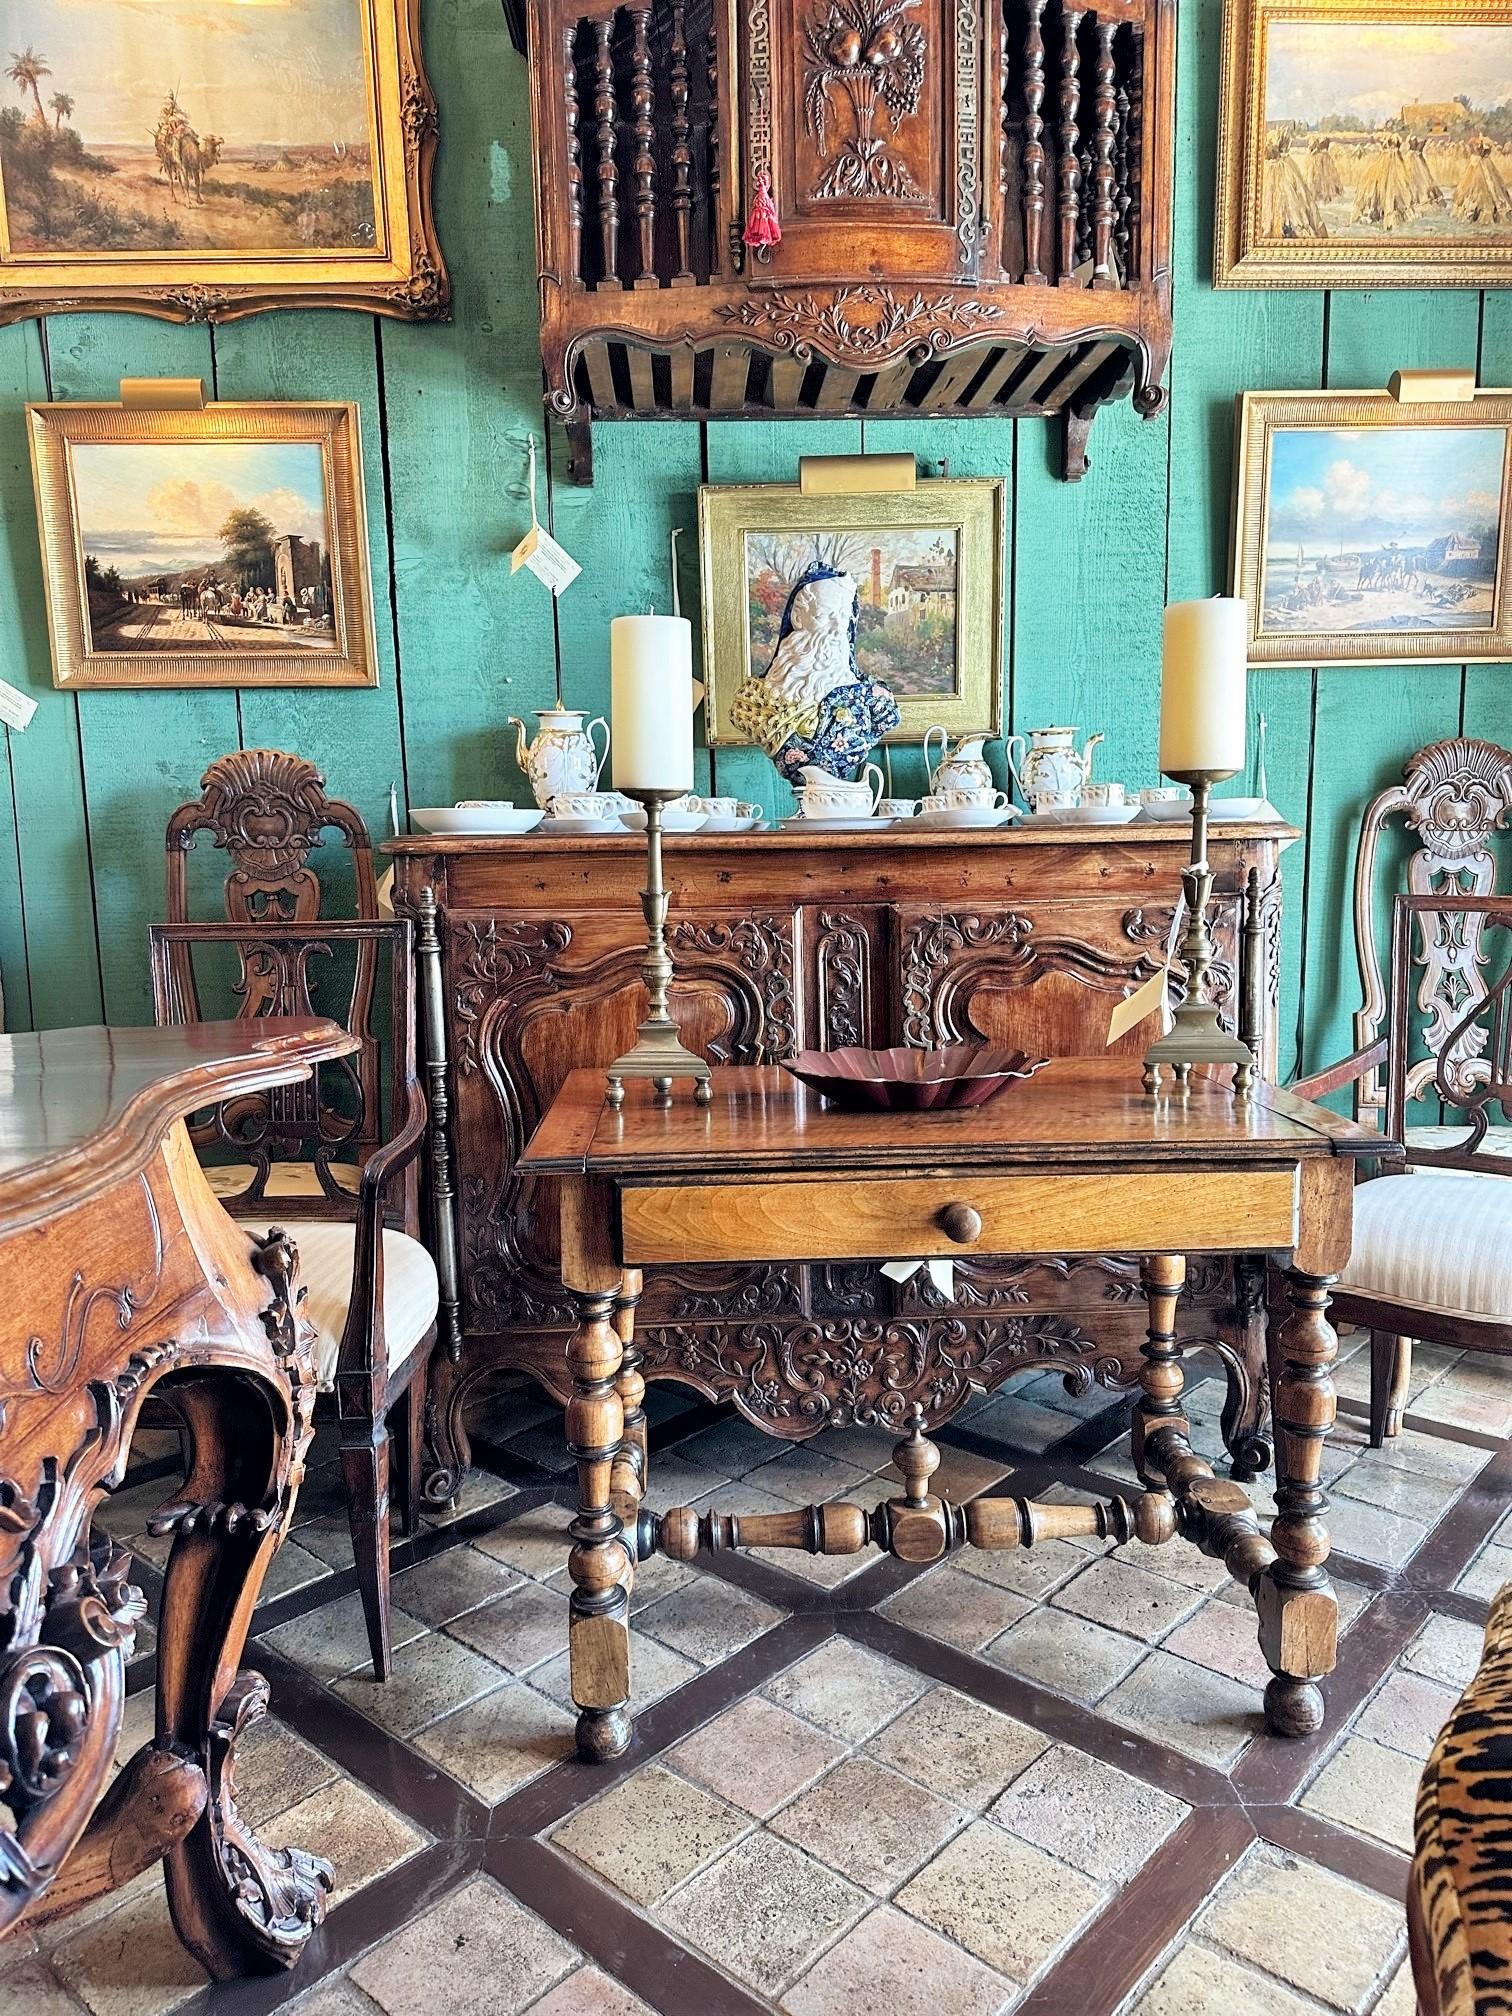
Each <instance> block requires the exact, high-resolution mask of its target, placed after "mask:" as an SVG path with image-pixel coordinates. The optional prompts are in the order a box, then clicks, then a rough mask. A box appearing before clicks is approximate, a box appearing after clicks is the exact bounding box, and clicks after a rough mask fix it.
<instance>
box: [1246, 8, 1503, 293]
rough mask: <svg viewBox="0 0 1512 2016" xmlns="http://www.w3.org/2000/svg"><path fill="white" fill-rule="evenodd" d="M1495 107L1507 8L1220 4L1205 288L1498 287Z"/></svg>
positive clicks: (1499, 176) (1499, 113)
mask: <svg viewBox="0 0 1512 2016" xmlns="http://www.w3.org/2000/svg"><path fill="white" fill-rule="evenodd" d="M1430 34H1431V36H1432V37H1433V38H1434V39H1433V46H1431V47H1430V46H1429V43H1428V38H1429V36H1430ZM1503 82H1505V85H1506V89H1505V90H1502V89H1500V86H1501V84H1502V83H1503ZM1478 94H1479V95H1478ZM1461 98H1464V99H1466V100H1467V101H1468V102H1467V103H1465V104H1461V103H1460V102H1459V101H1460V99H1461ZM1506 100H1512V0H1224V6H1223V56H1222V95H1221V100H1220V107H1219V121H1218V196H1217V214H1216V220H1215V225H1214V234H1213V284H1214V285H1215V286H1217V287H1504V286H1506V285H1507V284H1508V281H1509V278H1512V117H1508V116H1507V115H1506V114H1505V112H1504V104H1503V101H1506ZM1382 105H1394V106H1395V110H1393V111H1391V112H1390V113H1389V114H1388V115H1387V116H1386V117H1384V118H1382V117H1381V114H1380V111H1379V109H1378V108H1379V107H1380V106H1382Z"/></svg>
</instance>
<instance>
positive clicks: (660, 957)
mask: <svg viewBox="0 0 1512 2016" xmlns="http://www.w3.org/2000/svg"><path fill="white" fill-rule="evenodd" d="M623 788H624V790H625V793H626V796H627V797H630V798H634V799H637V800H638V801H639V802H640V803H641V804H642V805H644V806H645V808H646V856H647V867H646V886H645V888H644V889H643V890H642V891H641V909H642V910H643V911H644V912H645V916H646V930H647V933H648V936H647V940H646V960H645V964H644V965H643V966H642V967H641V972H642V974H643V975H644V977H645V982H646V992H647V993H648V994H649V995H650V997H651V1012H650V1014H649V1015H647V1017H646V1019H645V1021H644V1022H642V1024H641V1025H640V1028H639V1029H638V1030H637V1032H636V1038H635V1048H634V1049H633V1050H628V1051H626V1053H625V1055H624V1056H623V1057H616V1058H615V1060H614V1062H613V1063H612V1064H611V1065H610V1066H609V1104H610V1106H611V1107H613V1108H615V1109H616V1110H618V1108H620V1107H621V1106H623V1105H624V1103H625V1080H626V1079H627V1078H649V1079H650V1080H651V1082H652V1084H653V1085H654V1086H655V1087H656V1096H657V1104H658V1105H662V1106H670V1105H671V1103H672V1081H673V1080H674V1079H675V1078H691V1079H692V1080H693V1081H694V1084H693V1096H694V1098H695V1099H696V1100H697V1101H698V1103H699V1105H700V1106H707V1105H708V1104H709V1102H710V1100H711V1099H712V1098H713V1097H714V1087H713V1084H712V1083H711V1081H710V1074H709V1067H708V1065H707V1064H706V1063H705V1062H704V1060H703V1058H702V1057H695V1056H694V1055H693V1052H692V1051H691V1050H688V1049H685V1048H684V1047H683V1042H682V1038H681V1037H680V1036H679V1034H678V1031H677V1024H676V1023H675V1022H674V1021H673V1020H672V1017H671V1014H670V1013H669V1012H668V1008H667V990H668V989H669V988H670V986H671V985H672V955H671V953H670V952H669V951H668V950H667V891H666V889H665V887H664V886H663V883H662V807H663V806H664V805H666V804H667V803H669V802H670V801H671V800H672V799H674V798H682V797H684V796H685V795H686V794H685V793H684V792H682V791H661V790H637V789H636V788H635V786H634V785H626V786H624V787H623Z"/></svg>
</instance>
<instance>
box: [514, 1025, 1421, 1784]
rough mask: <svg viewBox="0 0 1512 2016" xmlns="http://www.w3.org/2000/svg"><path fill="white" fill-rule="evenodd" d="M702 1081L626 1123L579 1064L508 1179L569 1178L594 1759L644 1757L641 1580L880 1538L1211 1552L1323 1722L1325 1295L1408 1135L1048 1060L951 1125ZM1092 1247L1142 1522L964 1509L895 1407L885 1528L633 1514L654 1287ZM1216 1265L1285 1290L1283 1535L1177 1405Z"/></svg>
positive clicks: (1297, 1708) (938, 1551)
mask: <svg viewBox="0 0 1512 2016" xmlns="http://www.w3.org/2000/svg"><path fill="white" fill-rule="evenodd" d="M713 1087H714V1098H713V1103H712V1105H710V1106H698V1105H696V1104H695V1103H694V1101H693V1099H692V1097H691V1094H688V1093H684V1094H683V1095H682V1096H680V1097H676V1098H674V1100H673V1101H672V1102H671V1103H664V1102H658V1099H657V1096H656V1093H655V1091H654V1089H653V1088H652V1087H651V1086H650V1085H638V1086H636V1087H635V1088H634V1089H633V1091H632V1092H631V1093H630V1094H628V1095H627V1098H626V1102H625V1105H624V1107H623V1109H621V1110H620V1111H618V1112H615V1111H612V1110H611V1109H610V1108H609V1106H608V1105H607V1103H606V1098H605V1080H604V1076H603V1074H602V1072H596V1071H587V1070H579V1071H574V1072H573V1073H572V1074H571V1075H570V1077H569V1078H568V1079H567V1081H566V1083H565V1085H564V1086H563V1088H562V1090H561V1092H560V1094H559V1095H558V1097H557V1098H556V1100H555V1101H554V1102H553V1104H552V1106H551V1108H550V1110H549V1111H548V1112H547V1114H546V1115H545V1117H544V1119H543V1120H542V1122H541V1125H540V1127H539V1128H538V1129H537V1131H536V1134H535V1136H534V1138H533V1140H532V1141H531V1143H530V1145H529V1147H528V1148H527V1150H526V1152H525V1154H524V1156H523V1157H522V1158H521V1163H520V1167H521V1168H522V1170H526V1171H529V1172H530V1173H532V1174H535V1175H554V1176H556V1177H558V1178H559V1179H561V1180H560V1186H559V1196H560V1221H561V1256H562V1257H561V1266H562V1281H563V1285H564V1287H565V1288H566V1289H567V1290H568V1291H569V1292H570V1294H571V1295H572V1297H573V1299H574V1301H575V1304H576V1307H577V1311H578V1328H577V1331H576V1333H575V1335H574V1336H573V1337H572V1339H571V1342H570V1344H569V1346H568V1363H569V1368H570V1371H571V1375H572V1381H573V1392H572V1399H571V1401H570V1403H569V1405H568V1409H567V1437H568V1444H569V1447H570V1450H571V1453H572V1455H573V1457H574V1458H575V1460H576V1463H577V1470H578V1489H579V1505H578V1513H577V1517H576V1519H575V1520H574V1522H573V1525H572V1529H571V1537H572V1552H571V1557H570V1572H571V1577H572V1583H573V1593H572V1599H571V1614H570V1642H571V1663H572V1691H573V1699H574V1701H575V1703H576V1705H577V1708H578V1711H579V1712H578V1725H577V1732H578V1747H579V1750H580V1752H581V1754H582V1755H583V1756H584V1757H587V1758H597V1759H604V1758H610V1757H614V1756H618V1755H619V1754H620V1753H621V1752H622V1751H623V1750H624V1748H625V1747H626V1745H627V1744H628V1742H629V1740H630V1733H631V1721H630V1663H629V1609H630V1589H631V1586H632V1583H633V1580H634V1574H635V1563H636V1561H638V1560H643V1559H645V1558H646V1557H647V1556H648V1555H650V1554H651V1553H653V1552H656V1551H660V1552H662V1553H664V1554H667V1555H670V1556H672V1557H673V1558H675V1559H678V1560H689V1559H692V1558H693V1557H694V1556H695V1555H696V1554H697V1553H698V1552H699V1551H700V1549H704V1548H707V1549H710V1550H718V1549H721V1548H728V1547H796V1548H803V1549H807V1550H808V1551H809V1552H811V1553H834V1554H850V1553H855V1552H857V1551H859V1550H860V1549H861V1548H863V1547H865V1546H867V1545H868V1544H873V1545H877V1546H880V1547H884V1548H887V1549H889V1550H890V1551H891V1552H892V1553H894V1554H896V1555H898V1556H899V1557H900V1558H901V1559H903V1560H906V1561H910V1562H914V1563H926V1562H930V1561H934V1560H938V1559H940V1558H941V1557H942V1556H944V1555H945V1554H946V1553H947V1552H948V1551H949V1550H951V1549H952V1548H954V1547H958V1546H962V1545H969V1546H977V1547H1018V1546H1032V1545H1033V1544H1034V1543H1035V1541H1037V1540H1041V1539H1046V1538H1050V1537H1056V1536H1068V1535H1076V1534H1087V1535H1092V1534H1096V1535H1100V1536H1103V1537H1113V1538H1115V1539H1128V1538H1130V1537H1133V1536H1136V1535H1137V1537H1138V1538H1140V1539H1141V1540H1144V1541H1146V1542H1151V1543H1159V1542H1165V1541H1168V1540H1172V1539H1174V1538H1177V1537H1178V1536H1179V1537H1180V1538H1182V1539H1183V1540H1186V1541H1189V1542H1192V1543H1194V1544H1195V1545H1197V1546H1198V1547H1200V1548H1201V1549H1202V1550H1203V1551H1204V1552H1205V1553H1208V1554H1211V1555H1214V1556H1215V1557H1217V1558H1218V1559H1220V1560H1222V1561H1223V1562H1224V1563H1225V1564H1226V1566H1227V1567H1228V1569H1229V1571H1230V1573H1231V1574H1232V1575H1233V1576H1234V1577H1235V1579H1236V1580H1237V1581H1239V1582H1241V1583H1242V1584H1244V1585H1245V1586H1246V1587H1247V1588H1249V1589H1250V1590H1251V1591H1252V1592H1253V1595H1254V1598H1255V1605H1256V1609H1257V1612H1258V1615H1259V1629H1260V1645H1261V1649H1262V1651H1263V1652H1264V1654H1265V1658H1266V1661H1267V1663H1268V1665H1269V1666H1270V1668H1271V1672H1272V1675H1273V1678H1272V1680H1271V1682H1270V1685H1269V1687H1268V1688H1267V1690H1266V1696H1265V1706H1266V1717H1267V1721H1268V1724H1269V1726H1270V1728H1271V1729H1272V1730H1273V1731H1274V1732H1275V1733H1277V1734H1279V1735H1288V1736H1298V1735H1303V1734H1306V1733H1309V1732H1311V1731H1312V1730H1314V1729H1316V1728H1318V1727H1319V1726H1320V1725H1321V1722H1322V1719H1323V1697H1322V1692H1321V1689H1320V1687H1319V1684H1318V1683H1319V1681H1320V1680H1321V1679H1322V1678H1323V1677H1324V1676H1325V1675H1326V1674H1328V1673H1329V1672H1331V1671H1332V1669H1333V1665H1334V1658H1335V1645H1336V1637H1337V1617H1338V1605H1337V1602H1336V1600H1335V1597H1334V1593H1333V1588H1332V1585H1331V1584H1330V1581H1329V1578H1328V1573H1327V1566H1326V1563H1327V1559H1328V1548H1329V1541H1328V1528H1327V1525H1326V1523H1325V1516H1324V1515H1325V1513H1326V1510H1327V1499H1326V1498H1325V1496H1324V1493H1323V1490H1322V1488H1321V1485H1320V1482H1319V1478H1320V1472H1321V1464H1322V1456H1323V1445H1324V1441H1325V1438H1326V1437H1327V1434H1328V1431H1329V1429H1330V1427H1331V1426H1332V1424H1333V1419H1334V1404H1335V1403H1334V1390H1333V1384H1332V1381H1331V1379H1330V1376H1329V1371H1330V1367H1331V1365H1332V1363H1333V1359H1334V1355H1335V1349H1336V1339H1335V1336H1334V1332H1333V1329H1332V1327H1331V1325H1330V1324H1329V1322H1328V1318H1327V1313H1326V1312H1327V1309H1328V1301H1329V1295H1328V1290H1329V1285H1330V1283H1331V1282H1332V1281H1333V1280H1334V1279H1335V1278H1336V1277H1337V1275H1338V1273H1339V1271H1340V1269H1341V1268H1342V1267H1343V1265H1344V1262H1345V1260H1346V1259H1347V1258H1348V1255H1349V1241H1350V1214H1351V1193H1352V1190H1353V1185H1354V1179H1355V1162H1356V1160H1357V1158H1359V1157H1361V1156H1367V1155H1370V1156H1378V1155H1381V1154H1382V1153H1384V1152H1390V1149H1391V1144H1390V1143H1388V1142H1385V1141H1383V1139H1382V1137H1381V1136H1380V1135H1379V1134H1378V1133H1375V1132H1372V1131H1369V1130H1367V1129H1365V1128H1362V1127H1359V1126H1357V1125H1355V1123H1354V1122H1352V1121H1349V1120H1344V1119H1341V1118H1340V1117H1339V1116H1338V1115H1337V1114H1334V1113H1330V1112H1328V1111H1326V1110H1325V1109H1324V1108H1322V1107H1319V1106H1314V1105H1311V1104H1309V1103H1308V1102H1307V1101H1306V1100H1302V1099H1298V1098H1296V1097H1295V1096H1293V1095H1292V1094H1290V1093H1288V1092H1285V1091H1282V1090H1280V1089H1278V1088H1277V1087H1275V1086H1273V1085H1269V1084H1261V1085H1258V1086H1257V1087H1256V1088H1255V1089H1254V1094H1253V1097H1252V1098H1251V1099H1250V1100H1248V1101H1244V1102H1240V1101H1238V1100H1236V1099H1235V1098H1234V1096H1233V1094H1232V1092H1231V1090H1230V1089H1229V1088H1228V1086H1227V1085H1225V1084H1220V1083H1216V1082H1213V1081H1208V1082H1196V1083H1193V1084H1191V1085H1189V1086H1187V1087H1186V1088H1184V1089H1177V1090H1174V1091H1171V1092H1169V1093H1167V1094H1160V1095H1154V1096H1152V1095H1149V1094H1146V1093H1145V1092H1144V1091H1143V1090H1142V1089H1141V1085H1140V1067H1139V1065H1138V1063H1137V1062H1134V1061H1132V1060H1128V1059H1121V1058H1109V1059H1095V1060H1087V1059H1078V1058H1067V1059H1062V1060H1058V1061H1056V1062H1053V1063H1051V1064H1050V1065H1049V1066H1047V1067H1046V1068H1045V1069H1044V1070H1042V1071H1041V1072H1039V1073H1038V1075H1037V1076H1035V1077H1034V1078H1032V1079H1030V1080H1029V1081H1028V1082H1027V1083H1025V1084H1021V1085H1016V1086H1014V1087H1013V1088H1012V1089H1011V1090H1010V1091H1009V1092H1008V1093H1006V1094H1005V1095H1004V1096H1003V1097H1001V1098H1000V1099H997V1100H995V1101H993V1102H992V1103H990V1104H988V1105H985V1106H981V1107H976V1108H973V1109H970V1110H967V1111H961V1112H953V1113H930V1114H924V1113H848V1112H843V1111H840V1110H838V1109H835V1108H831V1107H827V1106H826V1105H824V1103H823V1102H822V1101H821V1099H820V1098H819V1097H818V1096H817V1095H816V1094H814V1093H812V1092H809V1091H807V1090H806V1089H805V1088H804V1087H803V1086H801V1085H799V1084H798V1083H797V1082H796V1081H795V1080H794V1079H792V1078H791V1077H790V1076H789V1075H788V1074H787V1073H786V1072H784V1071H782V1070H780V1069H777V1068H774V1067H761V1068H740V1069H725V1070H716V1071H715V1073H714V1079H713ZM1088 1252H1090V1253H1132V1254H1138V1255H1140V1256H1142V1257H1143V1281H1144V1289H1145V1296H1146V1301H1147V1305H1148V1311H1149V1329H1148V1340H1147V1342H1146V1344H1145V1347H1144V1362H1143V1369H1142V1373H1141V1380H1140V1386H1141V1395H1140V1398H1139V1400H1138V1402H1137V1403H1136V1405H1135V1408H1134V1413H1133V1456H1134V1463H1135V1466H1136V1468H1137V1470H1138V1472H1139V1475H1140V1477H1141V1479H1142V1480H1143V1482H1144V1484H1145V1486H1146V1488H1145V1490H1144V1492H1143V1493H1142V1495H1138V1496H1136V1497H1135V1498H1134V1499H1133V1500H1132V1502H1130V1501H1128V1500H1126V1499H1124V1498H1121V1497H1114V1498H1111V1499H1109V1500H1108V1501H1106V1502H1104V1503H1101V1504H1093V1505H1086V1506H1078V1505H1051V1504H1034V1503H1032V1502H1030V1501H1027V1500H1022V1499H1012V1498H992V1497H987V1498H979V1499H976V1500H974V1501H973V1502H971V1503H970V1504H967V1505H957V1504H953V1503H951V1502H950V1501H949V1500H947V1499H943V1498H940V1497H937V1496H936V1495H935V1494H934V1493H933V1492H932V1491H931V1490H930V1478H931V1477H932V1475H933V1473H934V1471H935V1470H936V1469H937V1467H938V1465H939V1460H940V1459H939V1452H938V1451H937V1450H936V1449H935V1447H934V1445H933V1444H932V1443H931V1442H929V1441H928V1439H927V1438H926V1437H925V1435H924V1432H923V1428H924V1423H923V1420H922V1418H921V1417H920V1416H919V1414H918V1412H917V1410H916V1409H912V1410H910V1411H909V1412H908V1413H907V1414H903V1415H900V1416H899V1417H897V1418H893V1417H890V1416H889V1415H888V1414H887V1413H886V1411H885V1408H882V1409H879V1410H878V1412H877V1415H876V1420H877V1425H879V1426H883V1427H889V1426H890V1427H893V1428H896V1429H904V1430H906V1433H905V1435H904V1439H903V1440H902V1441H901V1442H900V1444H899V1446H898V1450H897V1452H896V1460H897V1464H898V1468H899V1470H900V1473H901V1475H902V1477H903V1480H904V1482H903V1489H902V1491H901V1493H899V1494H898V1495H897V1496H895V1497H893V1498H891V1499H889V1500H887V1501H886V1502H885V1503H884V1504H882V1505H880V1506H878V1507H877V1508H876V1510H875V1511H867V1510H865V1509H864V1508H863V1507H861V1506H859V1505H851V1504H846V1503H836V1504H829V1505H816V1506H810V1507H807V1508H805V1509H801V1510H797V1511H793V1512H782V1513H770V1514H763V1515H758V1516H754V1517H745V1516H741V1515H738V1514H733V1513H722V1512H704V1513H700V1512H699V1511H698V1510H697V1509H696V1508H695V1507H689V1506H683V1507H678V1508H676V1509H674V1510H671V1511H668V1512H665V1513H663V1514H661V1515H660V1516H657V1515H656V1514H654V1513H652V1512H650V1511H648V1510H646V1509H644V1508H643V1505H642V1499H643V1496H644V1493H645V1488H646V1469H647V1458H646V1428H645V1416H644V1413H643V1411H642V1408H641V1401H642V1399H643V1397H644V1382H643V1380H642V1379H641V1376H640V1372H639V1369H638V1363H637V1358H636V1353H635V1344H634V1310H635V1303H636V1299H637V1296H638V1294H639V1288H640V1270H641V1269H642V1268H644V1267H647V1266H652V1265H656V1264H658V1263H665V1262H668V1261H673V1260H675V1261H676V1262H677V1264H678V1265H679V1267H681V1268H685V1269H686V1268H697V1267H700V1266H710V1267H716V1266H720V1265H728V1263H730V1262H731V1261H750V1260H829V1261H852V1262H854V1261H877V1262H879V1263H880V1262H882V1261H885V1260H892V1259H897V1258H902V1257H908V1258H928V1257H930V1256H937V1255H969V1254H982V1255H1018V1256H1028V1255H1034V1254H1075V1253H1088ZM1215 1253H1218V1254H1227V1253H1263V1254H1269V1255H1271V1256H1273V1257H1274V1258H1275V1259H1276V1260H1277V1261H1278V1262H1279V1263H1280V1264H1281V1265H1282V1266H1283V1268H1284V1269H1285V1276H1286V1286H1287V1296H1288V1302H1289V1309H1288V1313H1287V1315H1286V1318H1285V1320H1284V1321H1283V1322H1282V1323H1281V1325H1280V1326H1279V1329H1278V1330H1277V1331H1276V1332H1275V1334H1274V1335H1273V1336H1272V1337H1271V1339H1270V1342H1269V1364H1270V1378H1271V1390H1272V1396H1273V1418H1274V1428H1275V1438H1276V1506H1277V1513H1276V1519H1275V1524H1274V1527H1273V1529H1272V1532H1271V1535H1270V1537H1269V1538H1267V1537H1266V1535H1265V1534H1264V1533H1262V1532H1261V1530H1260V1527H1259V1523H1258V1521H1257V1519H1256V1516H1255V1513H1254V1510H1253V1508H1252V1507H1251V1504H1250V1501H1249V1497H1248V1494H1247V1493H1246V1492H1245V1490H1244V1489H1243V1487H1242V1486H1241V1485H1239V1484H1237V1483H1235V1482H1232V1481H1230V1480H1228V1479H1225V1478H1220V1477H1217V1476H1216V1475H1215V1474H1214V1472H1213V1469H1212V1466H1211V1465H1210V1464H1209V1463H1207V1462H1206V1461H1205V1460H1204V1459H1203V1458H1202V1457H1201V1456H1199V1455H1197V1454H1196V1453H1195V1451H1194V1450H1193V1448H1192V1446H1191V1440H1190V1431H1189V1426H1188V1422H1187V1420H1186V1417H1185V1415H1184V1413H1183V1411H1182V1405H1181V1394H1182V1383H1183V1375H1182V1365H1181V1355H1182V1353H1181V1347H1180V1345H1179V1344H1178V1342H1177V1338H1176V1334H1175V1332H1176V1322H1175V1319H1176V1305H1177V1302H1178V1300H1179V1297H1180V1294H1181V1289H1182V1284H1183V1281H1184V1278H1185V1272H1186V1256H1188V1255H1191V1254H1215ZM960 1397H961V1398H964V1397H965V1392H964V1389H963V1391H962V1393H961V1396H960ZM736 1404H737V1405H739V1396H738V1395H737V1400H736ZM956 1404H959V1400H958V1401H957V1403H956ZM751 1418H753V1419H755V1420H756V1421H757V1425H758V1426H763V1425H766V1424H764V1423H763V1422H762V1421H761V1420H760V1418H759V1417H758V1416H755V1415H752V1417H751Z"/></svg>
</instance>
